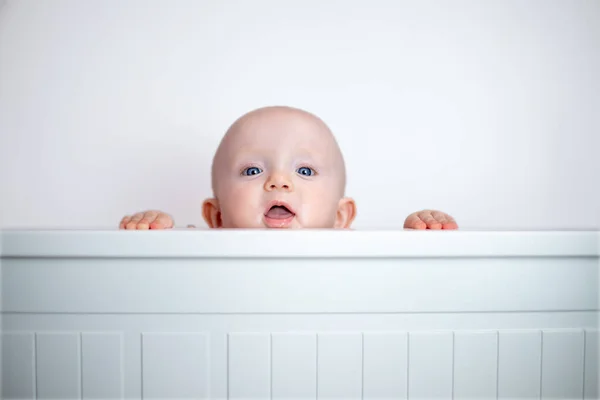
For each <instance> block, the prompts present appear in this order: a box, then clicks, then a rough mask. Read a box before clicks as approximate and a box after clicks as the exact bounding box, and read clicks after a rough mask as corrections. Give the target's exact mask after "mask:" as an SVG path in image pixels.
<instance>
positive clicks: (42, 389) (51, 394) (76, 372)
mask: <svg viewBox="0 0 600 400" xmlns="http://www.w3.org/2000/svg"><path fill="white" fill-rule="evenodd" d="M36 355H37V357H36V360H37V370H36V374H37V395H38V398H40V399H61V400H62V399H79V398H81V349H80V336H79V333H50V332H48V333H37V334H36Z"/></svg>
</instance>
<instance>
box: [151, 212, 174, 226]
mask: <svg viewBox="0 0 600 400" xmlns="http://www.w3.org/2000/svg"><path fill="white" fill-rule="evenodd" d="M172 227H173V218H171V217H170V216H169V215H167V214H165V213H158V215H157V217H156V218H155V220H154V221H153V222H151V223H150V229H171V228H172Z"/></svg>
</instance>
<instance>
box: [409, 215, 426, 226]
mask: <svg viewBox="0 0 600 400" xmlns="http://www.w3.org/2000/svg"><path fill="white" fill-rule="evenodd" d="M404 228H405V229H426V228H427V224H426V223H425V222H423V221H421V218H419V216H418V215H417V214H416V213H415V214H411V215H409V216H408V217H407V218H406V221H404Z"/></svg>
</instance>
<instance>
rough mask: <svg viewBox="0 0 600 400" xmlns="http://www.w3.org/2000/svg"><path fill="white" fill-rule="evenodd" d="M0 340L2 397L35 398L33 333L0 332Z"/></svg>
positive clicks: (0, 392)
mask: <svg viewBox="0 0 600 400" xmlns="http://www.w3.org/2000/svg"><path fill="white" fill-rule="evenodd" d="M0 339H1V340H2V364H1V366H2V368H1V371H2V386H1V389H2V390H1V391H0V397H1V398H3V399H34V398H35V392H36V389H35V364H34V363H35V344H34V335H33V333H25V332H22V333H17V332H15V333H8V332H4V333H2V334H0Z"/></svg>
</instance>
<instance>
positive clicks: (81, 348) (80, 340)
mask: <svg viewBox="0 0 600 400" xmlns="http://www.w3.org/2000/svg"><path fill="white" fill-rule="evenodd" d="M82 340H83V338H82V333H81V332H79V335H77V347H78V348H77V351H79V360H78V361H79V398H80V399H83V347H82V343H81V342H82Z"/></svg>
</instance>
